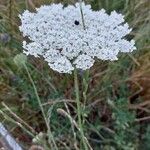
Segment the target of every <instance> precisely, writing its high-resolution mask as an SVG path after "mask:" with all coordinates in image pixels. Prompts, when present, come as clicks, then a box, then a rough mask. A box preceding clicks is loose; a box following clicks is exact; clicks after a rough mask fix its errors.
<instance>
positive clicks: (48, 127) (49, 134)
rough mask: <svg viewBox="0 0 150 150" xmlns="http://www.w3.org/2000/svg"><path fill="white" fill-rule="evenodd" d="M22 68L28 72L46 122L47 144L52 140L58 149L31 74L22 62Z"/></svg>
mask: <svg viewBox="0 0 150 150" xmlns="http://www.w3.org/2000/svg"><path fill="white" fill-rule="evenodd" d="M24 68H25V70H26V72H27V74H28V77H29V79H30V81H31V84H32V86H33V89H34V92H35V95H36V98H37V101H38V104H39V106H40V109H41V112H42V115H43V118H44V120H45V123H46V127H47V131H48V140H49V144H50V145H51V142H50V141H51V140H52V142H53V144H54V147H55V149H56V150H58V148H57V145H56V143H55V140H54V138H53V136H52V133H51V130H50V126H49V123H48V120H47V118H46V114H45V112H44V108H43V106H42V103H41V100H40V97H39V95H38V92H37V89H36V86H35V84H34V81H33V79H32V77H31V75H30V73H29V70H28V68H27V66H26V64H24Z"/></svg>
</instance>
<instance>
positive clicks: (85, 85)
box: [83, 70, 89, 108]
mask: <svg viewBox="0 0 150 150" xmlns="http://www.w3.org/2000/svg"><path fill="white" fill-rule="evenodd" d="M88 80H89V70H86V71H85V72H84V74H83V99H84V108H85V106H86V101H87V90H88V86H89V84H88Z"/></svg>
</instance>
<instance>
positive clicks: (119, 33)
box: [19, 3, 136, 73]
mask: <svg viewBox="0 0 150 150" xmlns="http://www.w3.org/2000/svg"><path fill="white" fill-rule="evenodd" d="M82 10H83V18H84V24H85V26H84V27H83V22H82V17H81V13H80V8H79V3H77V4H76V7H74V6H68V7H66V8H63V5H62V4H52V5H50V6H41V7H40V8H38V9H36V12H35V13H31V12H29V11H28V10H26V11H25V12H24V13H23V14H22V15H19V17H20V19H21V22H22V24H21V26H20V31H21V32H23V36H24V37H28V39H29V41H30V42H28V43H27V42H25V41H24V42H23V48H24V53H25V54H27V55H29V54H30V55H34V56H35V57H40V56H41V57H43V58H44V60H45V61H46V62H48V65H49V66H50V68H52V69H53V70H56V71H58V72H60V73H71V72H72V71H73V70H74V68H75V67H76V68H79V69H82V70H86V69H89V68H90V67H92V66H93V64H94V61H95V60H96V59H102V60H110V61H113V60H117V59H118V58H117V55H118V53H119V52H125V53H126V52H132V51H133V50H134V49H136V48H135V46H134V45H135V43H134V41H133V40H131V41H127V40H126V39H125V38H124V37H125V36H126V35H127V34H129V33H130V32H131V29H129V26H128V24H127V23H125V21H124V18H123V15H121V14H118V13H116V12H115V11H113V12H112V13H111V14H110V15H108V14H107V13H105V10H104V9H102V10H100V11H93V10H92V9H91V7H90V5H85V4H84V3H82Z"/></svg>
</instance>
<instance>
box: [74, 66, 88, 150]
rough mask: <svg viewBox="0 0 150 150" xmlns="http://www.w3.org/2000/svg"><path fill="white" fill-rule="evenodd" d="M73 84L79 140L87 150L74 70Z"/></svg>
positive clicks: (76, 77) (76, 76)
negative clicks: (80, 139)
mask: <svg viewBox="0 0 150 150" xmlns="http://www.w3.org/2000/svg"><path fill="white" fill-rule="evenodd" d="M74 84H75V94H76V103H77V115H78V124H79V128H80V133H81V138H82V142H83V145H84V149H85V150H88V147H87V144H86V141H85V136H84V132H83V127H82V120H81V115H82V113H81V106H80V96H79V95H80V94H79V84H78V75H77V69H76V68H75V70H74Z"/></svg>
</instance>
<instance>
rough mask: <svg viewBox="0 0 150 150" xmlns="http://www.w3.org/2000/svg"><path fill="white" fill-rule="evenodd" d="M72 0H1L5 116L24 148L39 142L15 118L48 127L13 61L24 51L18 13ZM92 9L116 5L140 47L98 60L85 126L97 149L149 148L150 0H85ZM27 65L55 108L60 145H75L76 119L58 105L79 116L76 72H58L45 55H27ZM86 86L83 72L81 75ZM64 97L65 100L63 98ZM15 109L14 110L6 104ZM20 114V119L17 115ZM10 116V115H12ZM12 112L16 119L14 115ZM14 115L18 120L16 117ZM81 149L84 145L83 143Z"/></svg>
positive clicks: (0, 90)
mask: <svg viewBox="0 0 150 150" xmlns="http://www.w3.org/2000/svg"><path fill="white" fill-rule="evenodd" d="M54 2H55V3H58V2H61V3H63V4H64V6H67V5H68V4H74V3H75V1H73V0H71V1H70V0H64V1H63V0H60V1H59V0H53V1H51V0H0V110H1V111H2V112H3V113H4V114H2V113H0V121H1V122H2V123H3V124H5V126H6V127H7V129H8V130H9V131H10V133H11V134H12V135H13V136H14V138H15V139H16V140H17V141H18V143H19V144H20V145H21V146H22V147H23V148H24V149H27V150H28V149H29V148H30V147H31V146H32V145H35V144H36V142H35V143H34V142H33V138H32V137H31V136H30V135H29V134H28V133H26V132H25V131H24V130H23V129H21V128H20V127H19V126H18V125H17V124H16V123H15V122H19V123H20V124H22V121H23V122H25V123H27V124H28V125H29V126H31V127H32V128H33V129H34V130H35V131H36V132H38V133H40V132H41V133H45V130H46V127H45V123H44V120H43V118H42V115H41V112H40V109H39V106H38V103H37V100H36V95H35V92H34V90H33V87H32V84H31V82H30V80H29V78H28V75H27V74H26V72H25V70H24V68H21V67H18V66H17V65H16V64H15V63H14V58H15V56H16V55H17V54H20V53H22V51H23V49H22V41H23V38H22V35H21V33H20V32H19V29H18V27H19V25H20V20H19V18H18V15H19V14H21V13H22V12H23V11H24V10H25V9H28V10H30V11H35V8H36V7H40V6H41V5H43V4H51V3H54ZM85 2H86V3H87V4H91V5H92V9H93V10H100V9H101V8H104V9H106V11H107V13H110V12H111V11H113V10H116V11H117V12H119V13H122V14H123V15H124V16H125V20H126V21H127V22H128V23H129V25H130V27H132V28H133V31H132V32H131V34H130V36H129V37H127V38H128V39H131V38H134V39H135V41H136V46H137V50H136V51H134V52H133V53H132V54H123V55H121V56H120V57H119V60H118V61H117V62H104V61H99V62H96V64H95V66H94V67H93V68H92V69H91V70H90V78H88V81H89V85H88V92H87V93H88V95H87V99H88V101H87V104H86V108H87V109H86V111H85V112H84V113H85V116H86V117H85V118H86V119H85V122H86V123H85V125H84V132H85V135H86V137H87V138H88V140H89V142H90V144H91V146H92V148H93V149H94V150H141V149H143V150H150V0H86V1H85ZM27 66H28V69H29V71H30V74H31V76H32V78H33V80H34V82H35V85H36V88H37V91H38V94H39V96H40V98H41V101H42V103H43V104H44V106H45V107H46V109H47V112H49V113H50V118H51V130H52V134H53V136H54V139H55V141H56V144H57V146H58V148H59V149H60V150H67V149H68V150H74V149H75V148H74V142H76V143H77V145H78V142H79V138H78V135H77V139H76V141H74V139H73V137H72V130H71V125H70V122H69V120H68V118H66V117H64V116H63V115H62V114H60V113H58V111H57V110H58V108H61V109H64V110H69V112H70V114H71V116H72V117H73V118H74V119H76V113H75V107H76V106H75V104H74V100H73V98H74V85H73V84H74V83H73V76H72V75H65V74H58V73H57V72H54V71H52V70H51V69H49V67H48V65H47V64H46V63H45V62H44V61H42V60H41V59H37V58H33V57H28V61H27ZM80 80H81V82H80V83H81V85H80V88H81V90H82V88H83V87H82V74H81V75H80ZM60 100H61V101H60ZM6 106H7V107H8V108H9V109H10V110H11V111H9V110H8V109H7V107H6ZM12 112H13V113H14V114H15V115H17V116H18V117H19V118H21V120H22V121H21V120H19V119H18V118H16V117H15V116H14V114H12ZM9 117H10V118H9ZM11 118H12V119H13V120H11ZM13 121H14V122H13ZM81 150H82V149H81Z"/></svg>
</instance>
